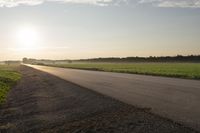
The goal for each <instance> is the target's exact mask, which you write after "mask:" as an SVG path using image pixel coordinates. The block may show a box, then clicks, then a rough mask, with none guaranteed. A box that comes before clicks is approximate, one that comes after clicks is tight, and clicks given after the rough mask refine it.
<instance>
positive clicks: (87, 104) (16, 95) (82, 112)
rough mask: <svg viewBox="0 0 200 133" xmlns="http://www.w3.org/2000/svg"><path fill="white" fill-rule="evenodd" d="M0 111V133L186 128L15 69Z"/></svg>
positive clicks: (155, 132)
mask: <svg viewBox="0 0 200 133" xmlns="http://www.w3.org/2000/svg"><path fill="white" fill-rule="evenodd" d="M20 71H21V73H22V74H23V78H22V80H21V81H20V82H19V84H18V85H17V86H16V87H15V88H13V89H12V90H11V91H10V93H9V96H8V99H7V103H6V104H5V105H4V106H3V107H1V109H0V132H1V133H4V132H5V133H7V132H8V133H18V132H19V133H23V132H59V133H62V132H64V133H94V132H99V133H191V132H195V131H193V130H192V129H189V128H186V127H184V126H182V125H180V124H177V123H174V122H172V121H170V120H166V119H164V118H161V117H159V116H156V115H153V114H151V113H149V111H148V109H138V108H135V107H133V106H130V105H127V104H124V103H121V102H119V101H117V100H114V99H112V98H109V97H106V96H103V95H101V94H98V93H96V92H93V91H91V90H88V89H86V88H83V87H80V86H78V85H75V84H73V83H70V82H67V81H64V80H62V79H59V78H57V77H55V76H52V75H50V74H47V73H44V72H41V71H38V70H35V69H32V68H29V67H26V66H21V68H20Z"/></svg>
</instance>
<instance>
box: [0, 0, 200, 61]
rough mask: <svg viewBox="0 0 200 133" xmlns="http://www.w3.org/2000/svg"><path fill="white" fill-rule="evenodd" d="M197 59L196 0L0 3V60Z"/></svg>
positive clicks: (199, 7)
mask: <svg viewBox="0 0 200 133" xmlns="http://www.w3.org/2000/svg"><path fill="white" fill-rule="evenodd" d="M177 54H182V55H187V54H200V0H0V55H1V56H0V60H6V59H21V58H23V57H31V58H50V59H77V58H93V57H110V56H112V57H126V56H164V55H177Z"/></svg>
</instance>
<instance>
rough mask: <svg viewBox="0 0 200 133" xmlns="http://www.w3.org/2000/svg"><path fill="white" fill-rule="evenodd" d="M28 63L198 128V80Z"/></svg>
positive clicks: (199, 95) (199, 115)
mask: <svg viewBox="0 0 200 133" xmlns="http://www.w3.org/2000/svg"><path fill="white" fill-rule="evenodd" d="M29 66H30V67H33V68H35V69H38V70H42V71H44V72H48V73H50V74H53V75H55V76H58V77H60V78H62V79H64V80H67V81H70V82H73V83H76V84H78V85H80V86H83V87H86V88H89V89H91V90H94V91H97V92H99V93H102V94H104V95H107V96H110V97H113V98H115V99H118V100H120V101H123V102H125V103H128V104H132V105H134V106H136V107H141V108H147V109H149V110H151V112H152V113H155V114H158V115H160V116H162V117H166V118H169V119H171V120H174V121H176V122H178V123H181V124H183V125H185V126H188V127H191V128H193V129H195V130H198V131H200V106H199V105H200V81H197V80H187V79H178V78H165V77H155V76H144V75H136V74H120V73H111V72H97V71H87V70H75V69H66V68H56V67H47V66H37V65H29Z"/></svg>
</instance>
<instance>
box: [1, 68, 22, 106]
mask: <svg viewBox="0 0 200 133" xmlns="http://www.w3.org/2000/svg"><path fill="white" fill-rule="evenodd" d="M16 67H17V66H7V65H0V105H1V104H2V103H4V102H5V100H6V95H7V93H8V91H9V90H10V88H11V87H12V86H13V85H15V84H16V82H17V81H18V80H19V79H20V77H21V75H20V74H19V73H18V72H16V70H15V69H16Z"/></svg>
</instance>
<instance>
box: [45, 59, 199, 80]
mask: <svg viewBox="0 0 200 133" xmlns="http://www.w3.org/2000/svg"><path fill="white" fill-rule="evenodd" d="M48 66H55V67H64V68H75V69H86V70H97V71H108V72H120V73H134V74H145V75H156V76H167V77H179V78H188V79H200V63H65V64H48Z"/></svg>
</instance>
